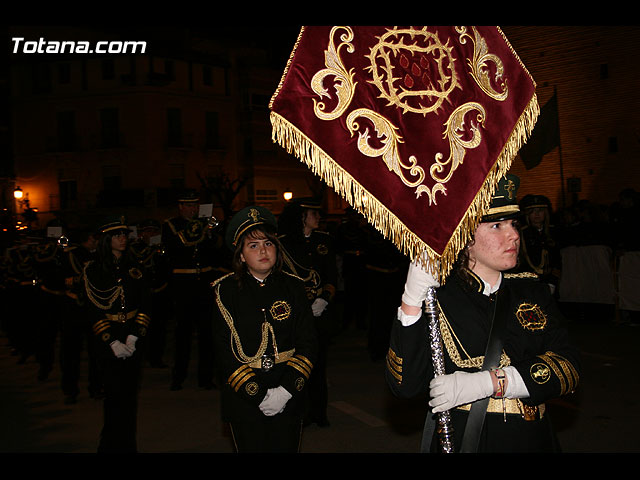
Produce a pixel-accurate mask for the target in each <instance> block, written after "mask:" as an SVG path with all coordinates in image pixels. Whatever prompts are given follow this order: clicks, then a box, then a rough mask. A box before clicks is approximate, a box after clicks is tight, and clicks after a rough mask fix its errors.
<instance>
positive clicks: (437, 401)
mask: <svg viewBox="0 0 640 480" xmlns="http://www.w3.org/2000/svg"><path fill="white" fill-rule="evenodd" d="M429 389H430V390H429V395H430V397H431V401H430V402H429V406H431V407H433V412H434V413H437V412H444V411H446V410H451V409H452V408H454V407H457V406H458V405H464V404H465V403H471V402H475V401H476V400H480V399H481V398H486V397H490V396H491V395H493V381H492V380H491V373H489V372H488V371H486V370H485V371H482V372H475V373H467V372H454V373H451V374H449V375H440V376H437V377H435V378H434V379H433V380H431V383H429Z"/></svg>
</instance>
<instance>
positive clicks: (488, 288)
mask: <svg viewBox="0 0 640 480" xmlns="http://www.w3.org/2000/svg"><path fill="white" fill-rule="evenodd" d="M478 278H480V280H482V283H483V284H484V289H483V290H482V294H483V295H486V296H487V297H488V296H489V295H491V294H492V293H495V292H497V291H498V289H499V288H500V284H501V283H502V273H500V278H498V281H497V282H496V284H495V285H494V286H493V287H492V286H491V285H489V284H488V283H487V282H485V281H484V279H483V278H481V277H480V276H478Z"/></svg>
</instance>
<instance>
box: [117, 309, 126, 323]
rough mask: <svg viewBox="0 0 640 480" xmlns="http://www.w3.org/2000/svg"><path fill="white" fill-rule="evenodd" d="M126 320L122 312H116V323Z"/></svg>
mask: <svg viewBox="0 0 640 480" xmlns="http://www.w3.org/2000/svg"><path fill="white" fill-rule="evenodd" d="M126 319H127V315H126V314H125V313H124V312H118V321H119V322H121V323H124V321H125V320H126Z"/></svg>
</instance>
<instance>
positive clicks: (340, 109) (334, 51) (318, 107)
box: [311, 27, 357, 120]
mask: <svg viewBox="0 0 640 480" xmlns="http://www.w3.org/2000/svg"><path fill="white" fill-rule="evenodd" d="M339 29H344V30H346V33H343V34H342V35H341V36H340V40H341V43H340V44H339V45H338V46H337V47H336V46H335V43H334V36H335V34H336V31H337V30H339ZM353 36H354V35H353V30H352V29H351V28H350V27H333V28H332V29H331V33H330V35H329V46H328V47H327V50H325V52H324V58H325V60H324V63H325V65H326V67H327V68H325V69H323V70H320V71H318V72H316V74H315V75H314V76H313V78H312V79H311V89H312V90H313V91H314V92H315V93H316V94H318V95H319V96H320V98H322V97H328V98H331V95H330V94H329V91H328V90H327V89H326V88H325V86H324V81H325V78H326V77H329V76H334V77H335V81H334V88H335V93H336V96H337V99H338V103H337V105H336V107H335V108H334V109H333V111H331V112H325V111H324V110H325V108H326V105H325V104H324V102H318V101H316V100H315V99H314V100H313V105H314V106H313V109H314V112H315V114H316V116H317V117H318V118H320V119H321V120H334V119H336V118H338V117H340V116H341V115H342V114H343V113H344V112H345V110H346V109H347V108H348V107H349V104H350V103H351V99H352V98H353V93H354V92H355V88H356V84H357V82H355V83H354V81H353V76H354V75H355V74H354V73H353V69H351V70H349V71H347V69H346V68H345V67H344V65H343V63H342V60H341V59H340V49H341V48H342V47H346V48H347V51H348V52H349V53H353V52H354V47H353V45H352V44H351V43H350V42H351V41H352V40H353Z"/></svg>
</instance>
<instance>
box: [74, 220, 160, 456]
mask: <svg viewBox="0 0 640 480" xmlns="http://www.w3.org/2000/svg"><path fill="white" fill-rule="evenodd" d="M100 232H101V238H100V242H99V244H98V256H97V259H96V260H95V261H92V262H90V263H88V264H87V266H86V267H85V269H84V281H85V293H86V295H87V300H88V301H87V305H88V307H89V314H90V321H91V324H92V329H93V334H94V337H93V339H94V341H95V342H97V348H98V357H99V361H100V362H101V364H102V369H103V372H104V394H105V397H104V426H103V428H102V432H101V435H100V443H99V446H98V452H100V453H135V452H137V434H136V433H137V413H138V390H139V386H140V377H141V374H142V363H143V358H144V346H145V337H146V335H147V332H148V330H149V325H150V323H151V318H150V316H149V313H150V304H151V299H150V288H149V284H148V283H147V281H146V278H145V277H144V273H143V272H144V271H143V268H142V266H141V265H140V264H139V263H138V262H137V261H136V259H135V258H134V256H133V255H132V254H131V252H130V250H129V249H128V241H129V239H128V237H129V232H130V229H129V227H128V225H127V223H126V222H125V220H124V217H118V218H113V219H108V220H107V221H106V222H105V223H104V224H103V225H102V227H101V228H100Z"/></svg>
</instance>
